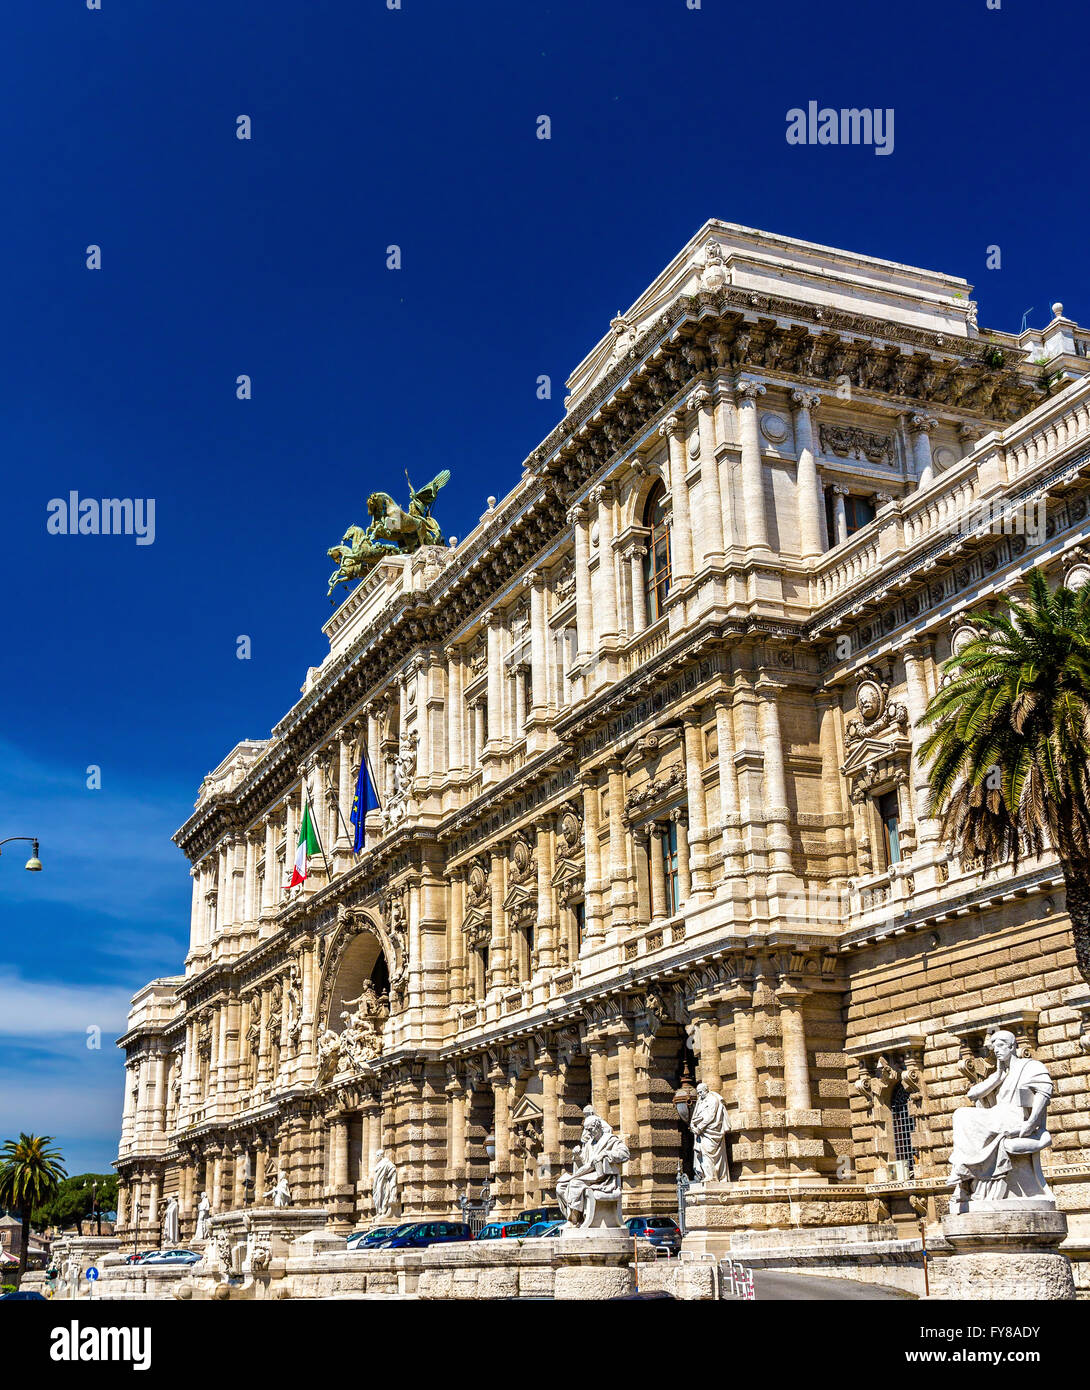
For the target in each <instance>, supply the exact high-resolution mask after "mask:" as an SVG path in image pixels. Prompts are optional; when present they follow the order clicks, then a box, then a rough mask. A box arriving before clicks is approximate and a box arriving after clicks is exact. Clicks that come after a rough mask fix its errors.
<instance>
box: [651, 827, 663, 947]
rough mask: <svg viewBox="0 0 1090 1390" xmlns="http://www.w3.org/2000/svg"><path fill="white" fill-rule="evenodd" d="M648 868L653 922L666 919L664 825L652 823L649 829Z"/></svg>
mask: <svg viewBox="0 0 1090 1390" xmlns="http://www.w3.org/2000/svg"><path fill="white" fill-rule="evenodd" d="M647 867H648V872H649V874H650V877H651V921H652V922H661V921H663V920H664V919H665V917H666V873H665V870H664V868H663V863H662V825H661V824H660V822H659V821H652V822H651V825H650V826H649V827H648V838H647Z"/></svg>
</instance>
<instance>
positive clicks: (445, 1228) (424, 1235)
mask: <svg viewBox="0 0 1090 1390" xmlns="http://www.w3.org/2000/svg"><path fill="white" fill-rule="evenodd" d="M472 1239H473V1232H472V1231H471V1230H470V1229H469V1227H468V1226H467V1225H466V1223H465V1222H464V1221H415V1222H413V1223H412V1224H410V1225H409V1226H399V1227H398V1229H397V1230H396V1231H394V1232H393V1234H392V1235H390V1236H388V1237H387V1238H386V1239H385V1240H381V1241H379V1242H378V1245H377V1247H376V1248H377V1249H379V1250H422V1249H423V1248H424V1247H425V1246H428V1245H446V1244H447V1243H448V1242H449V1241H455V1240H472Z"/></svg>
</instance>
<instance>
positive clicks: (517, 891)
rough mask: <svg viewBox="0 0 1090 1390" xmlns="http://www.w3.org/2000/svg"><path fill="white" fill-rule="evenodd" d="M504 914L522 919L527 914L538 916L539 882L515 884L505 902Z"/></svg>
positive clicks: (509, 890) (508, 892)
mask: <svg viewBox="0 0 1090 1390" xmlns="http://www.w3.org/2000/svg"><path fill="white" fill-rule="evenodd" d="M503 910H504V912H507V913H510V914H511V915H512V916H513V917H518V918H522V917H525V916H526V915H527V914H533V915H536V914H537V880H536V879H532V880H531V881H530V882H528V883H513V884H512V885H511V887H510V888H509V889H508V891H507V896H506V897H505V898H504V900H503Z"/></svg>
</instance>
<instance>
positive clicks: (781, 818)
mask: <svg viewBox="0 0 1090 1390" xmlns="http://www.w3.org/2000/svg"><path fill="white" fill-rule="evenodd" d="M778 693H779V692H778V691H777V690H775V689H774V688H772V689H770V688H768V687H765V688H764V689H762V690H761V691H760V697H761V703H760V712H761V736H762V739H763V742H764V786H765V796H764V807H765V820H766V822H767V834H768V851H769V868H770V869H771V870H772V871H773V872H776V871H777V870H780V871H785V872H790V870H791V831H790V828H789V825H790V812H789V810H788V806H787V781H786V777H785V774H784V759H783V743H782V740H781V737H780V716H779V710H778V709H777V708H776V697H777V694H778Z"/></svg>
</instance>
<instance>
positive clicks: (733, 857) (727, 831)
mask: <svg viewBox="0 0 1090 1390" xmlns="http://www.w3.org/2000/svg"><path fill="white" fill-rule="evenodd" d="M715 732H716V739H717V741H718V744H719V819H720V821H721V822H722V827H723V872H724V874H731V873H737V872H739V871H740V870H741V868H742V864H743V859H744V852H743V846H742V828H741V826H742V820H741V814H740V811H739V806H738V777H737V773H736V772H735V768H734V720H733V718H732V715H731V707H730V701H729V699H726V698H724V699H721V700H717V701H716V702H715Z"/></svg>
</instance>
